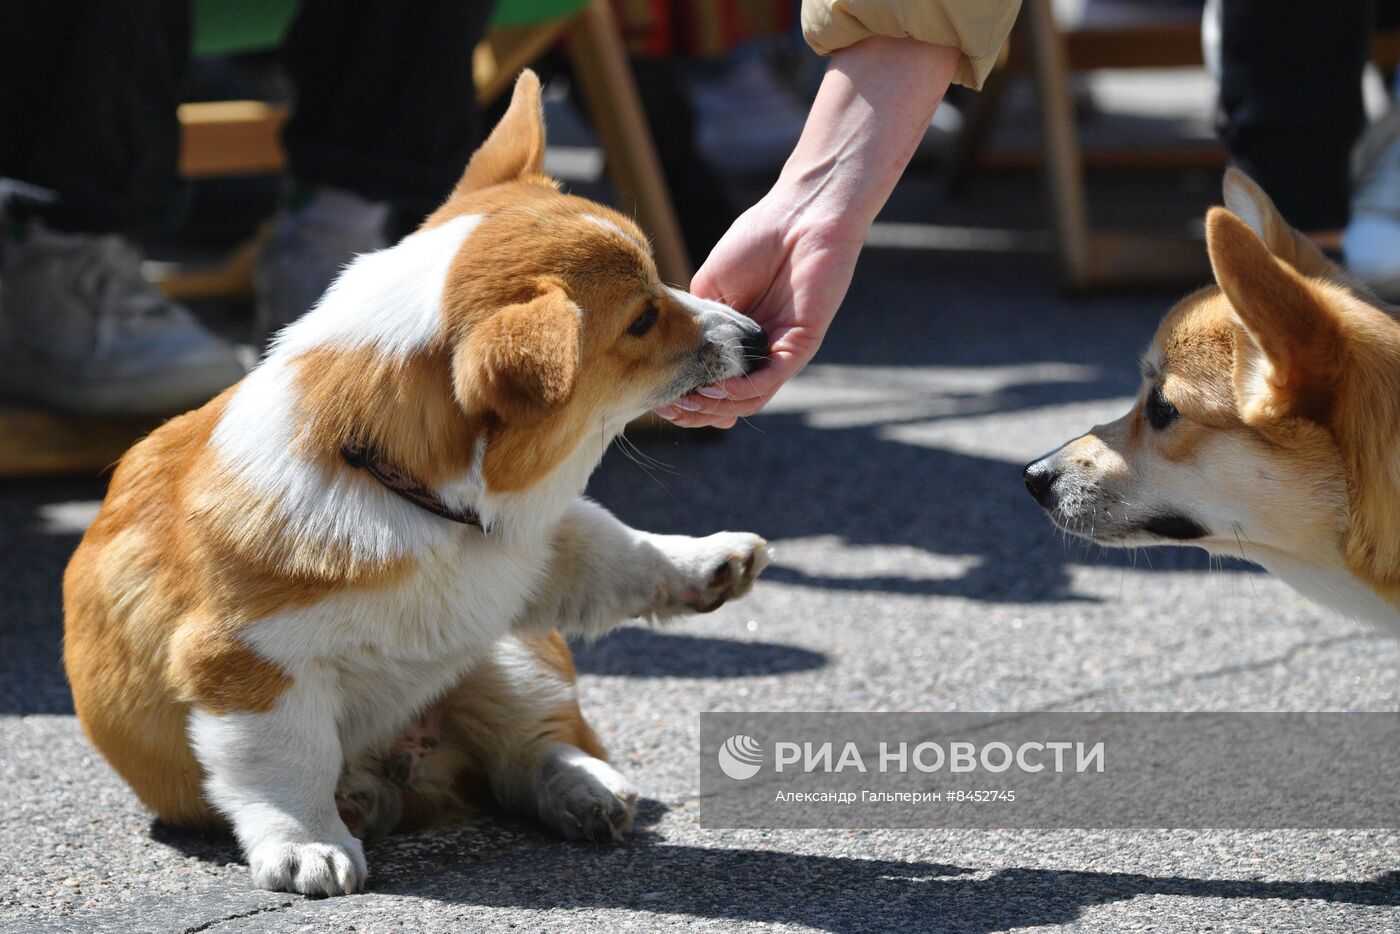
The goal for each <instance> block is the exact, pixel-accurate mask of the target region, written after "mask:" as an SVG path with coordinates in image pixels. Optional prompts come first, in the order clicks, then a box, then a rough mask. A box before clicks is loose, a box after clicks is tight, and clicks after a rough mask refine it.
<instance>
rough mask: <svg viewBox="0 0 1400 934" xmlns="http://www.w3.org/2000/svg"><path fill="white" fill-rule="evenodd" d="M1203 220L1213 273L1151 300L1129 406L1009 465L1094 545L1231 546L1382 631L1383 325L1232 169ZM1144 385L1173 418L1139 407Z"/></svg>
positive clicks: (1387, 492)
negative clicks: (1157, 422) (1179, 538)
mask: <svg viewBox="0 0 1400 934" xmlns="http://www.w3.org/2000/svg"><path fill="white" fill-rule="evenodd" d="M1225 192H1226V204H1227V207H1225V208H1214V209H1212V210H1211V212H1210V214H1209V216H1208V217H1207V219H1206V235H1207V243H1208V248H1209V252H1210V259H1211V264H1212V266H1213V268H1214V270H1215V276H1216V285H1214V286H1212V287H1209V288H1206V289H1202V290H1201V291H1199V292H1197V293H1195V294H1194V295H1191V296H1189V297H1188V298H1186V299H1185V300H1183V301H1182V302H1181V303H1180V304H1178V305H1177V306H1176V307H1175V308H1173V309H1172V310H1171V312H1169V313H1168V314H1167V316H1166V318H1165V320H1164V321H1163V322H1162V325H1161V327H1160V328H1159V329H1158V331H1157V334H1156V336H1155V337H1154V338H1153V341H1152V344H1151V346H1150V348H1149V349H1148V351H1147V353H1146V355H1145V356H1144V360H1143V375H1144V379H1143V389H1142V393H1141V394H1140V397H1139V403H1138V405H1137V406H1136V407H1135V408H1134V409H1133V411H1131V412H1129V413H1128V414H1127V415H1125V416H1124V417H1123V418H1121V419H1119V420H1118V421H1116V422H1113V423H1111V424H1109V425H1104V426H1100V427H1097V428H1095V429H1093V430H1092V431H1091V432H1090V433H1088V434H1086V435H1084V436H1082V437H1080V438H1077V439H1075V440H1074V441H1071V442H1069V443H1068V444H1066V445H1065V446H1064V447H1063V448H1061V449H1060V450H1059V451H1056V452H1054V453H1053V454H1051V455H1048V456H1047V457H1046V458H1045V459H1042V460H1040V461H1037V462H1036V463H1035V464H1032V465H1031V466H1030V467H1028V468H1027V477H1028V482H1030V481H1031V480H1032V479H1033V475H1038V476H1039V478H1040V479H1041V480H1042V481H1044V480H1045V479H1047V478H1049V477H1053V484H1054V485H1053V489H1052V491H1051V492H1050V493H1049V495H1048V496H1047V497H1046V499H1047V508H1048V509H1049V511H1050V514H1051V516H1052V517H1053V518H1054V519H1055V521H1056V522H1057V523H1059V524H1060V525H1061V526H1062V527H1064V528H1065V529H1067V530H1068V531H1071V532H1074V533H1076V534H1080V535H1084V536H1086V537H1090V538H1093V539H1094V540H1096V541H1099V542H1102V543H1104V544H1109V545H1125V546H1133V545H1145V544H1164V543H1171V538H1170V537H1164V536H1163V535H1160V534H1154V532H1153V531H1152V530H1151V528H1149V526H1151V525H1152V523H1153V520H1154V519H1157V518H1159V517H1161V516H1163V515H1167V516H1177V517H1185V518H1187V519H1190V520H1191V521H1193V522H1195V523H1198V524H1199V525H1200V526H1201V527H1202V529H1201V530H1202V531H1203V532H1204V533H1205V534H1204V535H1202V536H1200V537H1195V538H1191V539H1189V541H1187V542H1186V543H1189V544H1193V545H1199V546H1202V547H1205V548H1207V549H1209V550H1211V551H1215V552H1218V553H1225V554H1233V555H1235V556H1241V555H1243V556H1244V557H1246V558H1249V559H1250V560H1254V561H1257V562H1259V563H1261V564H1263V565H1264V566H1265V567H1268V568H1269V569H1270V570H1273V571H1275V572H1276V573H1278V574H1279V575H1280V576H1281V577H1283V578H1284V579H1285V580H1288V581H1290V582H1292V583H1293V584H1294V585H1295V586H1297V587H1298V588H1299V589H1300V590H1303V591H1304V592H1305V593H1308V594H1310V595H1312V596H1314V597H1316V598H1317V599H1319V600H1321V601H1322V602H1325V603H1328V604H1330V605H1332V606H1334V607H1337V608H1338V609H1340V610H1342V611H1343V612H1346V613H1348V614H1350V615H1353V616H1358V617H1364V618H1368V619H1375V620H1379V621H1381V622H1384V623H1389V624H1394V625H1400V323H1397V321H1396V319H1395V317H1394V316H1393V314H1392V311H1391V309H1390V308H1389V307H1387V306H1384V305H1382V304H1381V303H1379V302H1378V301H1377V300H1376V299H1374V298H1373V297H1372V296H1370V295H1369V294H1368V293H1367V292H1366V291H1365V290H1364V289H1362V288H1361V287H1360V286H1359V285H1357V284H1356V283H1355V282H1353V281H1352V280H1351V279H1350V278H1349V277H1348V276H1347V275H1346V274H1345V273H1344V272H1343V271H1342V270H1340V269H1339V268H1337V267H1336V266H1334V265H1333V264H1332V263H1331V262H1329V261H1328V260H1327V259H1326V258H1325V257H1323V256H1322V254H1321V253H1319V252H1318V250H1317V249H1316V248H1315V247H1314V246H1313V245H1312V244H1311V242H1310V241H1308V239H1307V238H1306V237H1304V236H1303V235H1302V234H1301V233H1299V232H1297V231H1295V230H1293V229H1292V228H1290V227H1289V226H1288V224H1287V223H1285V221H1284V220H1283V218H1282V217H1281V216H1280V215H1279V213H1278V211H1277V210H1276V209H1275V208H1274V206H1273V204H1272V202H1270V200H1269V199H1268V197H1267V196H1266V195H1265V194H1264V193H1263V191H1261V190H1260V189H1259V188H1258V186H1257V185H1255V184H1254V183H1253V181H1251V180H1250V179H1249V178H1247V177H1246V176H1244V175H1243V174H1242V173H1240V172H1238V171H1235V170H1232V171H1231V172H1230V173H1229V174H1228V175H1227V177H1226V182H1225ZM1154 390H1160V392H1161V394H1162V396H1163V397H1164V398H1165V399H1166V401H1167V402H1169V403H1171V405H1172V406H1174V407H1175V409H1176V411H1177V412H1179V413H1180V417H1178V418H1175V419H1174V420H1172V421H1171V423H1170V424H1168V425H1166V426H1165V427H1164V428H1162V429H1160V430H1159V429H1157V428H1154V427H1153V426H1152V425H1151V424H1149V421H1148V419H1147V417H1146V412H1147V407H1149V406H1150V405H1151V398H1150V397H1151V394H1152V393H1153V391H1154Z"/></svg>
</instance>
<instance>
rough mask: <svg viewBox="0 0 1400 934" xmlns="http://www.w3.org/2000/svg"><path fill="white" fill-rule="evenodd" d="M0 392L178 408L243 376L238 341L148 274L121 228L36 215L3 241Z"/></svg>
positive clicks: (78, 403) (92, 406)
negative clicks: (55, 222)
mask: <svg viewBox="0 0 1400 934" xmlns="http://www.w3.org/2000/svg"><path fill="white" fill-rule="evenodd" d="M0 248H3V249H2V250H0V252H2V253H3V262H0V396H3V397H5V398H11V399H23V400H26V401H30V402H37V403H41V404H43V405H47V406H51V407H54V408H58V409H63V410H66V411H70V412H75V413H81V414H89V415H170V414H175V413H178V412H183V411H186V410H188V409H190V408H193V407H195V406H197V405H201V404H203V403H204V402H206V401H208V400H209V399H211V398H212V397H214V396H215V395H217V394H218V393H219V392H221V391H222V390H224V389H225V388H227V387H229V386H231V385H233V384H234V383H236V382H237V381H238V380H240V379H242V378H243V373H244V368H243V365H242V364H241V363H240V362H239V359H238V355H237V352H236V350H235V348H234V346H233V345H232V344H230V343H228V342H227V341H224V340H222V339H221V338H219V337H216V336H215V335H213V334H211V333H209V332H208V331H206V330H205V329H204V328H203V327H202V326H201V325H200V324H199V322H198V321H196V320H195V318H194V316H193V315H191V314H190V313H189V311H187V310H186V309H185V308H184V307H182V306H180V305H178V304H176V303H174V302H172V301H171V300H170V299H169V298H167V297H166V296H165V294H164V293H162V292H161V291H160V290H159V289H157V288H156V287H155V286H154V285H152V284H151V283H149V282H147V281H146V279H145V278H143V277H142V275H141V254H140V253H139V252H138V251H137V250H136V248H135V247H133V246H132V245H131V244H130V243H128V242H127V241H125V240H123V239H122V238H121V237H117V236H112V235H107V236H93V235H88V234H61V233H56V232H54V231H51V230H48V229H47V228H45V227H44V226H43V225H42V224H41V223H38V222H35V221H31V222H30V223H29V225H28V235H27V236H26V237H25V239H24V241H23V242H16V241H14V240H10V239H7V240H5V241H3V242H0Z"/></svg>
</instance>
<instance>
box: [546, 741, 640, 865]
mask: <svg viewBox="0 0 1400 934" xmlns="http://www.w3.org/2000/svg"><path fill="white" fill-rule="evenodd" d="M636 803H637V790H636V789H635V788H633V787H632V783H631V782H629V781H628V780H627V779H626V778H624V777H623V776H622V775H621V774H620V773H619V772H618V771H617V770H616V769H614V768H613V767H612V766H610V765H608V764H607V763H606V762H604V761H603V760H602V759H595V758H594V757H593V756H590V755H588V754H587V753H586V752H583V751H582V750H580V749H577V748H575V747H573V746H565V745H559V746H556V747H554V748H553V749H552V750H551V752H550V754H549V755H548V756H547V757H546V758H545V759H544V761H542V762H541V763H540V765H539V766H538V770H537V771H536V773H535V804H536V807H537V809H538V813H539V818H540V820H541V821H542V822H543V823H544V824H545V826H547V827H549V828H550V829H552V830H554V831H555V832H556V833H558V834H559V835H560V836H562V837H564V838H566V839H568V840H591V841H593V842H594V843H616V842H618V841H619V840H621V839H622V837H623V835H624V834H626V833H627V831H629V830H631V829H632V813H633V811H634V809H635V807H636Z"/></svg>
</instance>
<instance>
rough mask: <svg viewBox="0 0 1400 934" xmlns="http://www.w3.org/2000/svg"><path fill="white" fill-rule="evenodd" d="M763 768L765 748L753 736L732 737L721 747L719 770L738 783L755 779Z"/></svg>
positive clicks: (741, 734) (740, 735)
mask: <svg viewBox="0 0 1400 934" xmlns="http://www.w3.org/2000/svg"><path fill="white" fill-rule="evenodd" d="M762 767H763V747H761V746H759V745H758V740H756V739H754V738H753V737H752V736H745V735H744V734H743V733H740V734H739V735H738V736H731V737H729V738H728V739H727V740H725V741H724V745H723V746H721V747H719V770H720V771H721V772H723V773H724V774H725V775H728V776H729V777H730V778H732V779H735V780H737V781H741V782H742V781H743V780H744V779H746V778H753V777H754V776H755V775H757V774H758V770H759V769H760V768H762Z"/></svg>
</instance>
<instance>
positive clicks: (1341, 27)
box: [1220, 0, 1394, 231]
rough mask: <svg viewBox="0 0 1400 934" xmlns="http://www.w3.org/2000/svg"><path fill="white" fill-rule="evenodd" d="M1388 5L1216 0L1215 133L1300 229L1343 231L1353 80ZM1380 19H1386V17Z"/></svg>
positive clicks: (1349, 0) (1353, 127) (1356, 123)
mask: <svg viewBox="0 0 1400 934" xmlns="http://www.w3.org/2000/svg"><path fill="white" fill-rule="evenodd" d="M1393 7H1394V3H1393V2H1390V0H1340V2H1338V0H1223V6H1222V10H1221V17H1222V22H1221V56H1220V59H1221V62H1220V70H1221V74H1220V119H1221V123H1220V130H1221V136H1222V137H1223V138H1224V140H1225V143H1226V145H1228V146H1229V148H1230V155H1231V158H1232V159H1233V160H1234V162H1235V163H1236V164H1237V165H1239V167H1240V168H1242V169H1244V170H1245V171H1246V172H1248V173H1249V174H1250V175H1251V176H1252V177H1253V178H1254V179H1255V181H1257V182H1259V184H1261V185H1262V186H1263V187H1264V190H1265V191H1267V192H1268V193H1269V195H1270V196H1271V197H1272V198H1273V199H1274V202H1275V203H1276V204H1277V205H1278V208H1279V210H1280V211H1282V212H1283V216H1284V217H1285V218H1287V219H1288V221H1289V222H1290V223H1291V224H1293V225H1294V226H1295V227H1298V228H1300V229H1303V230H1319V231H1320V230H1334V229H1338V228H1341V227H1345V226H1346V223H1347V219H1348V216H1349V211H1348V204H1349V195H1350V184H1349V179H1350V159H1351V149H1352V146H1353V145H1354V144H1355V143H1356V139H1357V137H1358V136H1359V135H1360V134H1361V130H1362V129H1363V128H1364V127H1365V125H1366V115H1365V112H1364V110H1363V108H1362V103H1361V71H1362V69H1363V68H1364V67H1365V65H1366V61H1367V58H1368V56H1369V54H1370V47H1371V36H1372V33H1373V31H1374V29H1375V27H1376V25H1377V13H1378V8H1379V12H1381V13H1383V14H1385V13H1392V12H1393ZM1387 18H1390V19H1393V16H1389V17H1387Z"/></svg>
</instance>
